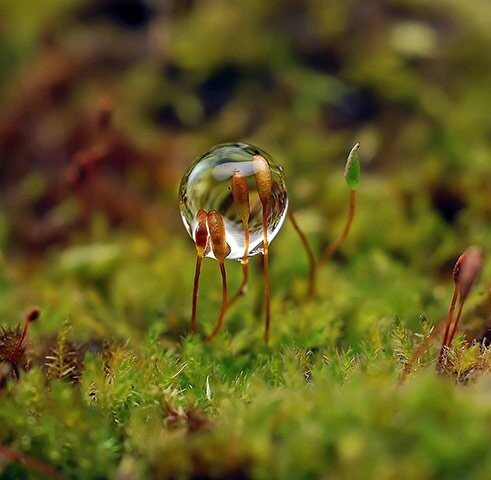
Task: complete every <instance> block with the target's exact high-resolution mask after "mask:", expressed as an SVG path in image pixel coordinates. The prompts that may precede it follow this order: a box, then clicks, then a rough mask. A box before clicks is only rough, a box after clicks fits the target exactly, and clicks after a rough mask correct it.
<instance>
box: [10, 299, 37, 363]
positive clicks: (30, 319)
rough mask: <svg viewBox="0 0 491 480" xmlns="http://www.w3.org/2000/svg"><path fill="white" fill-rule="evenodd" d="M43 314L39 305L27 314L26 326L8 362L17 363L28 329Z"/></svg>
mask: <svg viewBox="0 0 491 480" xmlns="http://www.w3.org/2000/svg"><path fill="white" fill-rule="evenodd" d="M40 315H41V309H40V308H39V307H32V308H31V309H30V310H29V311H28V312H27V314H26V319H25V322H24V328H23V329H22V334H21V336H20V339H19V341H18V342H17V345H16V346H15V348H14V349H13V350H12V353H11V354H10V356H9V358H8V360H7V362H8V363H10V364H12V365H13V364H15V360H16V358H17V356H18V355H19V352H20V351H21V349H22V347H23V346H24V342H25V339H26V335H27V331H28V329H29V326H30V325H31V323H33V322H35V321H36V320H37V319H38V318H39V316H40Z"/></svg>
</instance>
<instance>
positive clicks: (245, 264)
mask: <svg viewBox="0 0 491 480" xmlns="http://www.w3.org/2000/svg"><path fill="white" fill-rule="evenodd" d="M248 278H249V222H245V223H244V256H243V257H242V283H241V284H240V287H239V289H238V290H237V292H236V293H235V295H234V296H233V297H232V299H231V300H230V301H229V302H228V305H227V309H228V308H230V307H231V306H232V305H233V304H234V303H235V302H236V301H237V300H238V299H239V298H240V297H242V296H243V295H245V294H246V292H247V282H248Z"/></svg>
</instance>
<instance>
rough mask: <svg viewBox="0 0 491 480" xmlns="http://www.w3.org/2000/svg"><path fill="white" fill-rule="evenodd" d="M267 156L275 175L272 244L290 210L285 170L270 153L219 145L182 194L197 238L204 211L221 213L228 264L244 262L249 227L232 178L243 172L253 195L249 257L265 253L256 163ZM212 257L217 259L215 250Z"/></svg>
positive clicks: (196, 167)
mask: <svg viewBox="0 0 491 480" xmlns="http://www.w3.org/2000/svg"><path fill="white" fill-rule="evenodd" d="M255 155H260V156H262V157H263V158H264V159H265V160H266V161H267V163H268V165H269V168H270V170H271V179H272V189H271V198H270V201H269V204H268V208H267V225H268V233H267V237H268V242H271V241H272V240H273V238H274V237H275V236H276V234H277V233H278V232H279V230H280V228H281V226H282V225H283V221H284V220H285V216H286V212H287V208H288V195H287V191H286V186H285V180H284V176H283V167H281V166H280V165H279V164H278V163H276V161H275V160H274V159H273V158H272V157H271V155H269V154H268V153H266V152H265V151H263V150H261V149H259V148H257V147H254V146H252V145H249V144H246V143H227V144H223V145H218V146H216V147H214V148H212V149H211V150H209V151H208V152H206V153H205V154H203V155H202V156H201V157H199V158H197V159H196V160H195V161H194V162H193V164H192V165H191V166H190V167H189V169H188V171H187V172H186V173H185V175H184V177H183V179H182V181H181V186H180V188H179V208H180V210H181V217H182V221H183V222H184V226H185V227H186V230H187V231H188V233H189V235H190V236H191V238H193V232H194V231H195V229H196V226H197V222H196V214H197V212H198V210H200V209H204V210H206V211H207V212H209V211H210V210H216V211H217V212H219V213H220V214H221V215H222V217H223V221H224V224H225V234H226V240H227V243H228V245H229V247H230V253H229V254H228V256H227V258H229V259H238V260H240V259H241V258H242V257H243V256H244V248H245V235H244V225H243V223H242V220H241V218H240V216H239V214H238V212H237V207H236V205H234V198H233V195H232V176H233V175H234V172H236V171H239V172H240V173H241V174H242V175H243V176H244V177H245V178H246V180H247V187H248V190H249V204H250V216H249V249H248V256H252V255H256V254H257V253H262V251H263V205H262V203H261V200H260V198H259V194H258V191H257V185H256V176H255V174H254V169H253V161H252V159H253V157H254V156H255ZM206 256H207V257H211V258H214V255H213V252H212V251H211V249H209V251H207V252H206Z"/></svg>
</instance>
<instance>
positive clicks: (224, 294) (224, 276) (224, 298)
mask: <svg viewBox="0 0 491 480" xmlns="http://www.w3.org/2000/svg"><path fill="white" fill-rule="evenodd" d="M218 266H219V267H220V273H221V275H222V306H221V308H220V314H219V315H218V321H217V324H216V325H215V328H214V330H213V332H211V335H210V336H209V337H208V341H212V340H213V339H214V338H215V337H216V336H217V334H218V332H219V331H220V328H222V325H223V319H224V317H225V312H226V311H227V272H226V271H225V264H224V262H219V263H218Z"/></svg>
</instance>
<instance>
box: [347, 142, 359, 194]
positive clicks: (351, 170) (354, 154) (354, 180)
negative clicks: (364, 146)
mask: <svg viewBox="0 0 491 480" xmlns="http://www.w3.org/2000/svg"><path fill="white" fill-rule="evenodd" d="M359 148H360V144H359V143H356V144H355V146H354V147H353V148H352V149H351V152H349V155H348V160H347V162H346V168H345V169H344V178H345V179H346V183H347V184H348V187H349V188H351V190H356V188H357V187H358V184H359V183H360V157H359V155H358V149H359Z"/></svg>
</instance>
